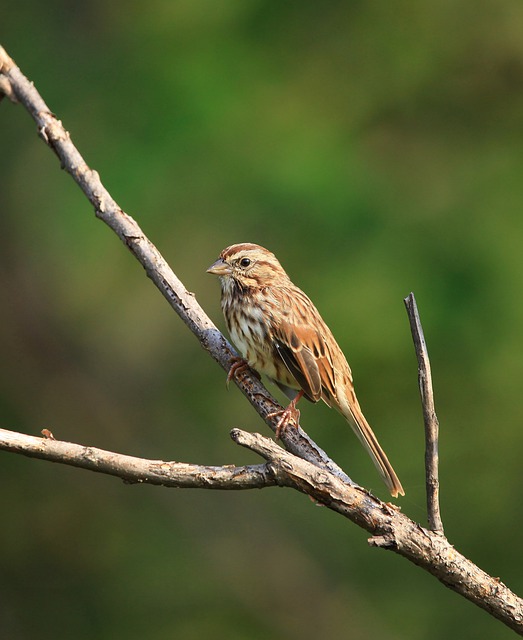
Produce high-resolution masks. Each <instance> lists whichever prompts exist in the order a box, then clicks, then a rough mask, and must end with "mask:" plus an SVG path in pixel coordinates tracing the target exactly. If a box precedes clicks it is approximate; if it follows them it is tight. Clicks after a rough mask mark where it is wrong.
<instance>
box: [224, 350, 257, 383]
mask: <svg viewBox="0 0 523 640" xmlns="http://www.w3.org/2000/svg"><path fill="white" fill-rule="evenodd" d="M231 362H232V364H231V368H230V369H229V373H228V374H227V381H226V382H225V384H226V385H227V388H229V383H230V381H231V380H232V379H233V378H237V376H238V374H239V373H243V372H244V371H246V370H247V369H248V370H249V371H250V372H251V373H252V374H253V375H255V376H256V377H257V378H258V380H260V374H259V373H258V372H257V371H254V369H252V368H251V367H250V366H249V364H248V362H247V360H244V359H243V358H240V357H239V356H233V357H232V358H231Z"/></svg>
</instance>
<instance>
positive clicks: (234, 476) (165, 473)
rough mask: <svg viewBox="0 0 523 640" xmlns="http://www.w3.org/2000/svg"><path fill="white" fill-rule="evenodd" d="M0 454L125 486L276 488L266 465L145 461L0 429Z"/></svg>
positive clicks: (274, 480) (272, 476)
mask: <svg viewBox="0 0 523 640" xmlns="http://www.w3.org/2000/svg"><path fill="white" fill-rule="evenodd" d="M0 450H4V451H9V452H11V453H20V454H22V455H24V456H28V457H29V458H40V459H41V460H48V461H49V462H58V463H59V464H66V465H70V466H72V467H79V468H81V469H87V470H89V471H96V472H97V473H104V474H107V475H109V476H115V477H117V478H121V479H122V480H125V482H128V483H140V484H155V485H162V486H163V487H175V488H178V489H192V488H196V489H261V488H263V487H274V486H275V485H276V484H277V482H276V479H275V477H274V475H273V474H272V472H271V469H270V467H269V465H267V464H258V465H249V466H244V467H236V466H234V465H226V466H222V467H212V466H204V465H198V464H187V463H185V462H166V461H163V460H145V459H144V458H135V457H134V456H126V455H123V454H121V453H115V452H113V451H104V450H103V449H97V448H96V447H88V446H84V445H80V444H74V443H72V442H63V441H61V440H55V439H54V438H49V437H46V438H35V437H34V436H28V435H26V434H24V433H16V432H14V431H7V430H5V429H0Z"/></svg>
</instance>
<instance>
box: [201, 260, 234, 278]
mask: <svg viewBox="0 0 523 640" xmlns="http://www.w3.org/2000/svg"><path fill="white" fill-rule="evenodd" d="M207 273H212V274H213V275H215V276H229V275H231V273H232V269H231V267H230V266H229V265H228V264H227V263H226V262H225V260H222V258H218V260H216V262H215V263H214V264H212V265H211V266H210V267H209V268H208V269H207Z"/></svg>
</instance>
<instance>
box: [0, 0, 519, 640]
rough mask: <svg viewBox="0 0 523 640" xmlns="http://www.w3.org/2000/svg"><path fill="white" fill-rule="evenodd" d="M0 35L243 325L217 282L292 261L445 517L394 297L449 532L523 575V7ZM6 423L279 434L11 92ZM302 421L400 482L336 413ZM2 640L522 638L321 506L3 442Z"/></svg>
mask: <svg viewBox="0 0 523 640" xmlns="http://www.w3.org/2000/svg"><path fill="white" fill-rule="evenodd" d="M0 34H1V39H0V42H1V43H2V44H3V45H4V46H5V47H6V49H7V50H8V52H9V53H10V54H11V55H12V57H13V58H14V59H15V60H16V62H17V63H18V64H19V66H20V67H21V68H22V70H23V72H24V73H25V74H26V75H27V76H28V77H29V78H30V79H32V80H33V81H34V82H35V84H36V86H37V87H38V89H39V91H40V92H41V94H42V95H43V97H44V99H45V100H46V101H47V103H48V105H49V106H50V108H51V109H52V110H53V111H54V112H55V113H56V114H57V115H58V117H59V118H60V119H61V120H62V121H63V122H64V124H65V126H66V127H67V129H68V130H69V131H70V132H71V135H72V136H73V140H74V142H75V143H76V145H77V146H78V148H79V149H80V151H81V152H82V154H83V155H84V157H85V159H86V160H87V162H88V163H89V164H90V166H92V167H93V168H95V169H96V170H97V171H99V173H100V175H101V177H102V180H103V182H104V183H105V185H106V186H107V187H108V188H109V190H110V191H111V193H112V195H113V196H114V197H115V198H116V199H117V201H118V202H119V204H120V205H121V206H122V207H123V208H124V209H125V210H126V211H127V212H128V213H130V214H131V215H132V216H134V217H135V218H136V219H137V220H138V222H139V223H140V225H141V226H142V228H143V229H144V231H145V232H146V233H147V234H148V235H149V237H150V238H151V240H152V241H153V242H154V243H156V245H157V246H158V248H159V249H160V250H161V251H162V253H163V254H164V256H165V257H166V259H167V260H168V261H169V263H170V264H171V266H172V267H173V269H174V271H175V272H176V273H177V274H178V276H179V277H180V278H181V279H182V281H183V282H184V284H185V285H186V286H187V288H188V289H189V290H191V291H194V292H195V293H196V295H197V297H198V299H199V301H200V303H201V304H202V305H203V306H204V308H205V309H206V310H207V311H208V313H209V314H210V316H211V317H212V318H213V319H215V321H216V322H217V324H218V326H220V327H221V328H223V321H222V317H221V311H220V308H219V287H218V283H217V281H216V280H215V279H214V278H211V277H209V276H208V275H207V274H206V273H205V269H206V267H207V266H208V265H209V264H210V263H211V262H212V261H213V260H214V259H215V258H216V257H217V255H218V253H219V252H220V250H221V249H222V248H223V247H224V246H226V245H228V244H232V243H234V242H241V241H252V242H257V243H260V244H262V245H265V246H267V247H269V248H270V249H272V250H273V251H274V252H275V253H276V254H277V256H278V257H279V258H280V259H281V261H282V263H283V264H284V266H285V267H286V268H287V270H288V272H289V273H290V275H291V277H292V278H293V279H294V280H295V281H296V282H297V283H298V284H299V285H300V286H301V287H302V288H303V289H304V290H305V291H307V293H309V295H310V296H311V297H312V299H313V300H314V301H315V303H316V304H317V306H318V307H319V308H320V310H321V311H322V313H323V315H324V317H325V319H326V320H327V322H328V323H329V324H330V326H331V328H332V329H333V331H334V333H335V335H336V337H337V339H338V341H339V343H340V345H341V346H342V348H343V349H344V351H345V353H346V354H347V356H348V359H349V362H350V363H351V365H352V368H353V370H354V372H355V377H356V386H357V391H358V395H359V398H360V402H361V404H362V406H363V409H364V411H365V413H366V415H367V417H368V419H369V421H370V422H371V424H372V425H373V426H374V428H375V430H376V432H377V434H378V436H379V438H380V440H381V442H382V444H383V446H384V448H385V449H386V451H387V452H388V454H389V457H390V459H391V460H392V462H393V464H394V466H395V467H396V469H397V471H398V474H399V476H400V477H401V480H402V482H403V484H404V486H405V488H406V491H407V495H406V497H405V498H404V499H402V500H401V506H402V509H403V510H404V512H405V513H407V514H408V515H409V516H410V517H412V518H414V519H415V520H418V521H420V522H422V523H424V522H425V506H424V505H425V497H424V475H423V474H424V470H423V428H422V418H421V410H420V406H419V399H418V390H417V379H416V376H417V367H416V361H415V357H414V351H413V347H412V342H411V338H410V331H409V327H408V321H407V316H406V313H405V310H404V307H403V298H404V297H405V295H407V294H408V293H409V292H410V291H411V290H412V291H414V292H415V293H416V296H417V300H418V305H419V307H420V312H421V317H422V321H423V325H424V330H425V334H426V338H427V342H428V346H429V351H430V355H431V360H432V367H433V376H434V383H435V392H436V403H437V409H438V414H439V419H440V423H441V443H440V446H441V501H442V514H443V518H444V523H445V525H446V532H447V534H448V536H449V539H450V540H451V542H452V543H454V544H455V545H456V547H457V548H458V549H459V550H460V551H462V552H463V553H464V554H465V555H467V556H469V557H470V558H471V559H473V560H474V561H475V562H477V563H478V564H479V565H480V566H481V567H482V568H484V569H485V570H486V571H488V572H489V573H491V574H492V575H495V576H500V577H501V579H502V580H503V581H504V582H506V583H507V584H508V585H509V586H510V587H512V588H513V589H514V590H515V591H516V592H519V593H523V580H522V572H521V568H522V560H521V552H520V549H519V544H517V536H518V535H519V533H518V532H520V531H521V527H522V526H523V505H522V500H521V481H522V465H521V454H522V452H523V435H522V431H521V428H520V425H521V421H522V418H523V406H522V402H521V397H522V393H521V389H522V382H521V380H522V378H523V362H522V358H521V355H520V354H521V353H522V352H523V327H522V319H523V297H522V295H521V291H522V287H523V220H522V215H521V207H522V204H523V178H522V175H523V125H522V122H523V115H522V114H523V4H522V3H521V1H520V0H506V1H502V2H497V1H495V0H485V1H483V2H477V1H476V2H470V1H469V2H467V1H462V2H457V3H456V2H449V1H446V0H444V1H443V2H438V3H434V2H428V1H422V2H418V3H412V2H405V1H402V0H400V1H398V2H394V3H391V2H388V1H387V0H377V1H375V2H358V1H354V2H328V3H318V2H311V1H308V0H301V1H300V2H297V1H291V2H269V1H267V0H218V1H215V2H213V1H210V0H175V1H172V2H169V1H168V0H152V1H151V2H148V3H145V2H138V1H136V0H135V1H134V2H133V1H131V2H112V3H107V2H102V1H100V0H98V1H94V0H91V1H86V2H79V3H72V2H65V1H61V2H60V1H58V0H48V1H47V2H45V3H44V2H40V1H37V0H34V1H29V0H25V1H24V0H16V1H15V0H7V2H6V1H5V0H4V2H3V6H2V9H1V18H0ZM0 148H1V150H2V153H1V154H0V172H1V183H0V213H1V216H0V297H1V304H0V326H1V331H0V353H1V355H0V357H1V360H2V366H1V373H0V375H1V387H0V426H1V427H4V428H7V429H13V430H19V431H23V432H26V433H30V434H39V432H40V430H41V429H42V428H44V427H46V428H48V429H50V430H51V431H53V432H54V433H55V435H56V436H57V437H58V438H61V439H65V440H70V441H74V442H78V443H83V444H90V445H93V446H98V447H102V448H107V449H111V450H115V451H119V452H123V453H128V454H133V455H137V456H144V457H150V458H162V459H167V460H171V459H175V460H180V461H187V462H196V463H202V464H222V463H236V464H243V463H250V462H257V460H256V458H255V457H254V455H252V454H250V453H249V452H246V451H243V450H240V449H239V448H238V447H236V446H235V445H233V444H232V442H231V441H230V439H229V436H228V432H229V429H230V428H231V427H233V426H241V427H243V428H246V429H250V430H260V431H261V432H262V433H265V434H268V433H269V432H268V430H267V429H266V427H265V426H264V424H263V423H262V422H261V420H260V419H259V418H258V416H257V415H256V414H255V413H254V412H253V411H252V410H251V409H250V407H249V405H248V403H247V402H246V400H245V399H244V398H243V397H242V396H241V394H240V393H239V391H238V390H237V389H236V388H231V389H230V390H229V391H228V392H227V391H226V389H225V379H224V372H223V371H222V370H221V369H220V368H219V367H217V366H216V364H215V363H214V362H213V361H212V360H211V359H210V358H209V357H207V355H206V354H205V353H204V352H203V351H202V350H201V348H200V347H199V345H198V343H197V341H196V340H195V339H194V338H193V337H192V335H191V334H190V333H189V332H188V330H187V329H186V328H185V326H184V325H183V324H182V322H181V321H180V320H179V319H178V318H177V317H176V315H175V314H174V313H172V311H171V310H170V308H169V306H168V305H167V304H166V303H165V301H164V300H163V298H162V297H161V295H159V293H158V292H157V291H156V289H155V288H154V286H153V285H152V284H151V283H150V282H149V281H148V279H147V278H145V277H144V272H143V270H142V268H141V267H140V266H139V265H138V263H137V262H136V261H134V260H133V258H132V256H131V255H130V254H129V253H128V252H127V251H126V249H125V248H124V247H123V246H122V245H121V243H120V242H119V241H118V239H117V238H116V236H114V234H112V232H111V231H110V230H108V229H107V228H106V227H105V226H104V225H103V224H102V223H101V222H99V221H97V220H96V219H95V217H94V215H93V211H92V208H91V207H90V205H89V203H88V202H87V201H86V199H85V198H84V196H83V195H82V194H81V192H80V191H79V189H78V188H77V187H76V186H75V184H74V183H73V181H72V180H71V179H70V178H69V177H68V176H67V175H66V174H65V173H64V172H62V171H60V170H59V165H58V163H57V160H56V158H55V157H54V155H53V154H52V153H51V152H50V151H49V149H47V148H46V147H45V145H44V144H43V143H42V142H41V141H40V140H39V139H38V137H37V135H36V131H35V126H34V124H33V122H32V121H31V120H30V119H29V117H28V115H27V113H26V112H25V111H24V110H23V109H22V108H21V107H14V106H13V105H11V104H10V103H8V102H7V101H6V100H4V101H3V102H2V103H1V105H0ZM302 423H303V426H304V427H305V428H306V429H307V430H308V431H309V432H310V434H311V435H312V436H313V437H314V438H315V439H316V440H317V441H318V442H319V443H320V444H321V445H322V446H323V447H324V448H325V449H326V450H327V451H328V452H329V453H330V454H331V455H332V456H333V457H334V458H335V459H336V460H337V461H338V462H339V463H340V464H341V465H342V466H343V467H344V468H345V469H346V470H347V471H348V472H349V473H350V475H352V476H353V477H354V478H355V479H356V480H357V481H359V482H360V483H362V484H364V485H365V486H367V487H369V488H371V489H372V490H373V491H375V492H377V494H378V495H380V496H381V497H383V498H386V497H387V496H386V491H385V490H384V487H383V486H382V485H381V483H380V480H379V477H378V476H377V474H376V472H375V470H374V468H373V466H372V464H371V462H370V460H369V459H368V457H367V455H366V454H365V452H364V451H363V449H362V448H361V447H360V446H359V445H358V444H357V442H356V440H355V438H354V436H353V435H352V433H351V432H350V430H349V428H348V427H347V426H346V425H345V424H344V422H343V419H342V418H341V417H340V416H338V415H337V414H335V413H334V412H331V411H329V410H328V409H327V407H324V406H319V405H317V406H313V405H309V404H305V405H304V406H303V407H302ZM0 481H1V483H2V488H3V490H2V497H1V501H2V513H3V517H2V526H1V528H0V548H1V549H2V551H1V553H0V636H1V637H2V638H20V639H26V638H27V639H33V638H38V639H40V638H42V639H51V638H52V639H55V638H62V637H63V638H72V637H74V638H77V639H80V640H83V639H84V638H100V639H112V638H122V637H125V638H129V639H135V638H136V639H138V638H143V637H146V638H154V639H155V640H156V639H160V640H162V639H164V638H165V639H167V638H174V637H180V638H188V639H189V640H191V639H200V638H209V637H213V638H232V639H235V638H238V639H241V638H249V639H251V638H252V639H258V638H275V639H298V638H300V639H301V638H304V639H308V638H311V639H312V638H317V637H320V636H321V637H322V638H340V637H344V638H350V639H374V638H391V639H396V638H397V639H400V638H416V639H421V640H439V639H441V638H449V637H460V638H461V639H466V638H478V637H488V638H509V637H512V635H513V634H512V633H511V632H509V631H508V630H507V629H505V628H504V627H503V626H502V625H501V624H500V623H498V622H496V621H495V620H494V619H492V618H490V617H489V616H487V614H485V613H483V612H482V611H481V610H479V609H477V608H475V607H474V606H472V605H471V604H469V603H468V602H466V601H465V600H464V599H462V598H460V597H459V596H457V595H456V594H454V593H452V592H450V591H448V590H447V589H445V588H444V587H443V586H442V585H441V584H439V583H438V582H437V581H436V580H435V579H434V578H432V577H431V576H429V575H428V574H425V573H424V572H422V571H420V570H419V569H418V568H416V567H414V566H413V565H410V564H408V563H407V562H406V561H404V560H403V559H401V558H399V557H396V556H395V555H393V554H392V553H384V552H383V551H379V550H375V549H370V548H369V547H368V546H367V543H366V539H367V535H366V534H365V532H363V531H362V530H360V529H358V528H357V527H355V526H354V525H352V524H350V523H349V522H347V521H344V520H343V519H342V518H341V517H339V516H336V515H335V514H333V513H332V512H330V511H328V510H327V509H319V508H317V507H316V506H314V505H313V503H312V502H311V501H309V500H308V499H307V498H306V497H304V496H301V495H299V494H296V493H293V492H291V491H285V490H277V489H267V490H264V491H251V492H243V493H233V492H227V493H220V492H209V491H196V490H195V491H188V490H187V491H174V490H166V489H161V488H154V487H146V486H126V485H125V484H123V483H121V482H119V481H117V480H115V479H113V478H108V477H104V476H101V475H97V474H92V473H88V472H85V471H80V470H75V469H72V468H68V467H63V466H57V465H52V464H49V463H44V462H40V461H35V460H29V459H25V458H23V457H20V456H14V455H10V454H7V453H4V454H1V466H0Z"/></svg>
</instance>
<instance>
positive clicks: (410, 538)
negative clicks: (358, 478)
mask: <svg viewBox="0 0 523 640" xmlns="http://www.w3.org/2000/svg"><path fill="white" fill-rule="evenodd" d="M48 435H49V434H48ZM231 437H232V438H233V440H234V441H235V442H236V443H237V444H239V445H241V446H243V447H246V448H248V449H251V450H252V451H254V452H255V453H257V454H259V455H261V456H262V457H263V458H265V460H267V462H266V464H261V465H252V466H246V467H235V466H224V467H209V466H201V465H192V464H184V463H179V462H164V461H162V460H143V459H141V458H135V457H132V456H125V455H122V454H118V453H114V452H112V451H104V450H102V449H97V448H94V447H86V446H83V445H78V444H73V443H70V442H61V441H59V440H54V439H52V438H50V437H47V438H35V437H32V436H27V435H24V434H21V433H14V432H11V431H6V430H3V429H0V449H4V450H5V451H11V452H13V453H21V454H23V455H26V456H30V457H35V458H41V459H44V460H49V461H52V462H58V463H61V464H67V465H71V466H75V467H80V468H83V469H88V470H90V471H96V472H98V473H104V474H108V475H112V476H116V477H119V478H122V479H123V480H125V481H126V482H129V483H147V484H155V485H162V486H166V487H179V488H202V489H229V490H237V489H253V488H264V487H272V486H276V485H278V486H287V487H291V488H293V489H296V490H298V491H300V492H302V493H305V494H306V495H309V496H311V497H312V498H314V500H315V501H317V502H318V503H320V504H323V505H325V506H326V507H328V508H329V509H332V510H333V511H335V512H337V513H339V514H340V515H342V516H344V517H345V518H348V519H349V520H351V521H352V522H354V523H355V524H357V525H358V526H360V527H362V528H363V529H365V530H366V531H368V532H369V533H371V534H372V537H371V538H370V540H369V544H370V545H371V546H375V547H382V548H384V549H388V550H389V551H394V552H395V553H397V554H398V555H400V556H403V557H404V558H407V559H408V560H410V561H411V562H413V563H414V564H416V565H418V566H420V567H421V568H422V569H425V570H426V571H428V572H430V573H431V574H433V575H434V576H435V577H436V578H438V580H440V581H441V582H442V583H443V584H444V585H446V586H447V587H449V588H450V589H452V590H454V591H456V592H457V593H460V594H461V595H463V596H464V597H465V598H467V599H468V600H470V601H471V602H474V603H475V604H477V605H478V606H479V607H481V608H482V609H485V610H486V611H488V612H489V613H490V614H491V615H493V616H495V617H496V618H498V619H499V620H501V621H502V622H504V623H505V624H506V625H507V626H509V627H510V628H511V629H514V630H515V631H517V632H518V633H520V634H521V635H523V600H521V599H520V598H518V596H516V595H515V594H514V593H513V592H512V591H510V589H508V587H506V586H505V585H504V584H503V583H502V582H500V581H499V580H498V579H496V578H492V577H491V576H489V575H488V574H486V573H485V572H484V571H482V570H481V569H480V568H479V567H477V566H476V565H475V564H474V563H472V562H471V561H470V560H468V559H467V558H465V557H464V556H463V555H461V554H460V553H459V552H457V551H456V550H455V549H454V547H453V546H452V545H451V544H450V543H449V542H448V540H447V539H446V538H445V537H444V536H442V535H439V534H438V533H436V532H433V531H428V530H427V529H424V528H423V527H420V526H419V525H418V524H416V523H415V522H413V521H412V520H410V519H409V518H408V517H407V516H405V515H403V514H402V513H401V512H400V510H399V509H398V507H396V506H395V505H391V504H389V503H385V502H382V501H381V500H378V498H376V497H374V496H373V495H371V494H370V493H369V492H367V491H366V490H365V489H362V488H360V487H355V486H350V485H347V484H346V483H345V482H343V481H342V480H340V478H338V477H336V476H335V475H333V474H332V473H329V472H328V471H326V470H325V469H320V468H318V467H317V466H316V465H314V464H312V463H310V462H308V461H306V460H303V459H302V458H299V457H297V456H295V455H293V454H291V453H289V452H288V451H285V450H284V449H282V448H281V447H279V446H278V445H277V444H276V443H275V442H274V441H273V440H271V439H269V438H265V437H263V436H261V435H260V434H258V433H248V432H246V431H241V430H240V429H233V430H232V431H231Z"/></svg>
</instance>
